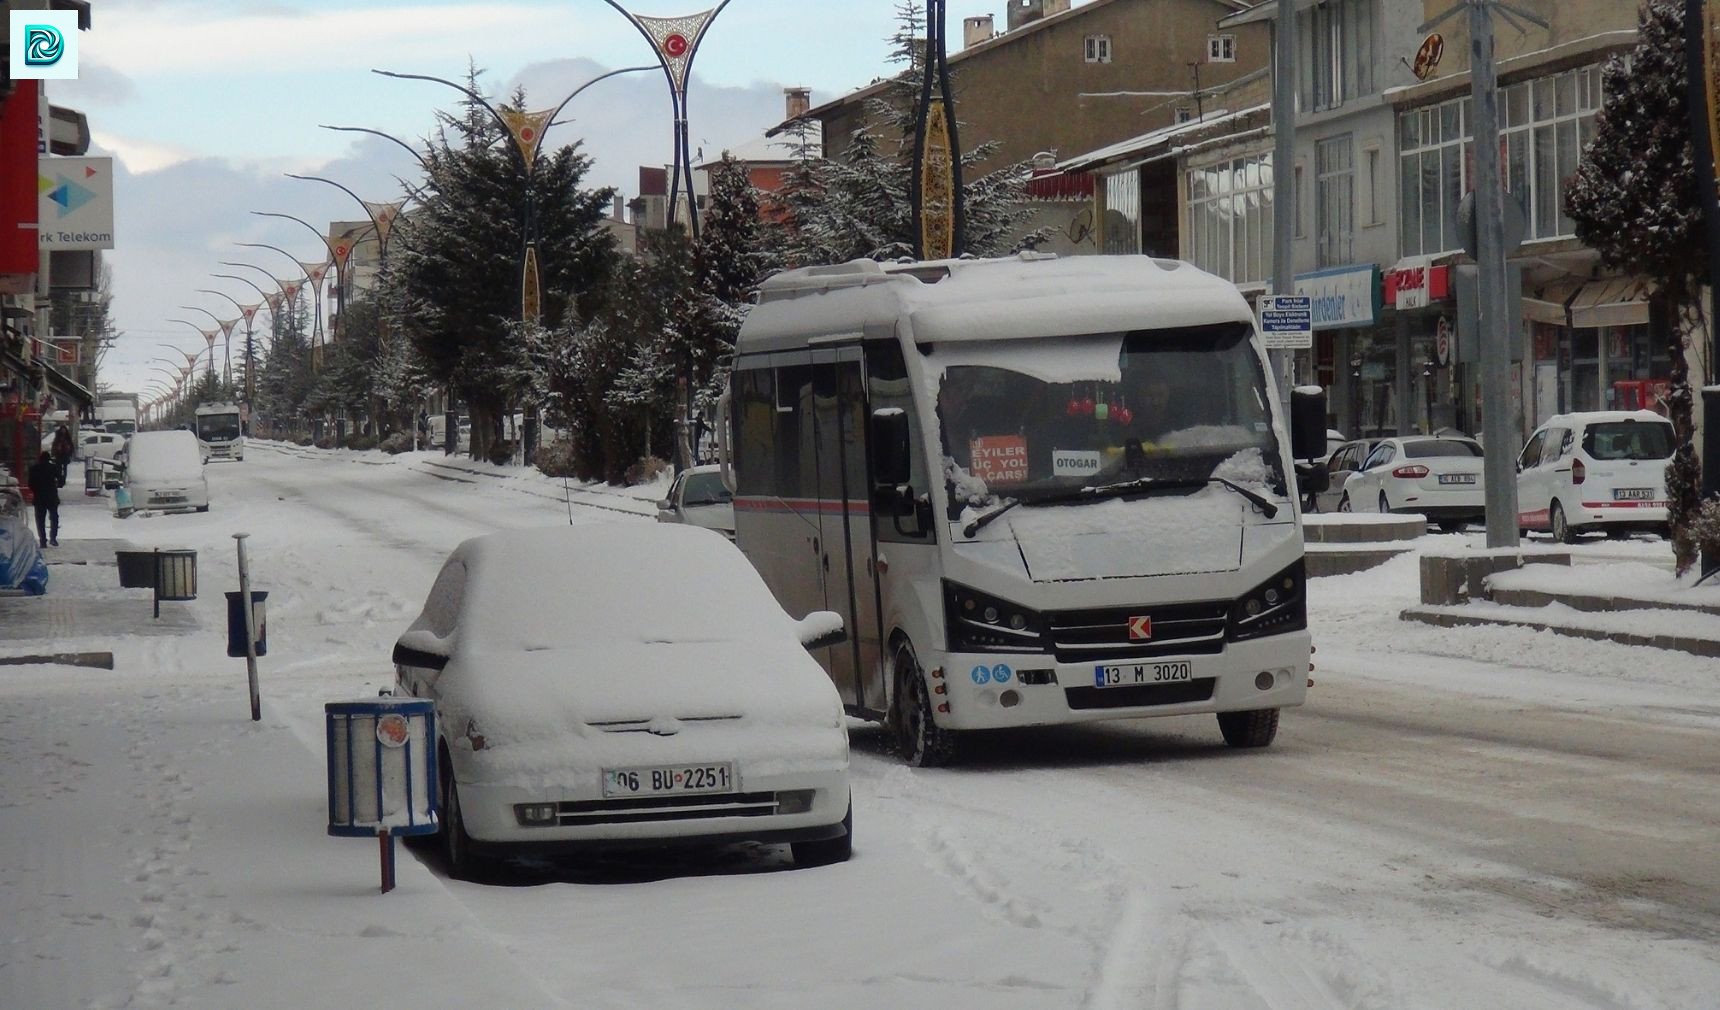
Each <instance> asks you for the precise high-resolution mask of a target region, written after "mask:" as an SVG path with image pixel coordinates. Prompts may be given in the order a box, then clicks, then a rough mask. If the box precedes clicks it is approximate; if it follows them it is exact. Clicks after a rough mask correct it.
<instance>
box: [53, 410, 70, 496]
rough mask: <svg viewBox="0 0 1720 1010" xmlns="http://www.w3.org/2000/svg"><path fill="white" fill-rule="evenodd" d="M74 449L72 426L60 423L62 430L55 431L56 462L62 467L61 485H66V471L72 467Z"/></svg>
mask: <svg viewBox="0 0 1720 1010" xmlns="http://www.w3.org/2000/svg"><path fill="white" fill-rule="evenodd" d="M74 451H75V446H74V445H73V443H72V431H71V429H70V428H67V427H66V426H65V425H63V424H62V425H60V430H59V431H56V432H54V462H55V463H57V464H59V467H60V486H61V487H65V486H66V471H67V470H69V469H71V466H72V454H73V452H74Z"/></svg>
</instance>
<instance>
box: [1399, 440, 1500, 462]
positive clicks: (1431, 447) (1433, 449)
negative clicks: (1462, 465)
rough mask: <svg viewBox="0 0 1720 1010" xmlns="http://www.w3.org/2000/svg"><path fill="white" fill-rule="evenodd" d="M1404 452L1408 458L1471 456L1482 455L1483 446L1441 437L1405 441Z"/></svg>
mask: <svg viewBox="0 0 1720 1010" xmlns="http://www.w3.org/2000/svg"><path fill="white" fill-rule="evenodd" d="M1403 454H1404V456H1405V458H1408V459H1434V458H1436V457H1440V456H1462V457H1465V458H1470V457H1476V456H1480V455H1481V446H1479V445H1476V444H1475V443H1474V442H1464V441H1460V440H1458V439H1454V438H1453V439H1440V440H1438V441H1436V442H1405V443H1404V445H1403Z"/></svg>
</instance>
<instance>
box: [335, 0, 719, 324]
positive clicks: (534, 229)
mask: <svg viewBox="0 0 1720 1010" xmlns="http://www.w3.org/2000/svg"><path fill="white" fill-rule="evenodd" d="M724 2H725V3H727V2H728V0H724ZM650 69H651V68H650V67H622V68H621V69H620V70H611V71H609V72H608V73H605V74H599V75H598V76H596V77H593V78H592V79H591V80H589V81H586V82H585V83H584V84H581V85H580V86H579V87H577V88H574V89H573V91H572V92H571V93H569V94H568V96H567V97H566V98H563V99H562V100H561V104H560V105H557V106H556V107H555V108H553V109H550V110H548V111H545V112H527V111H525V110H524V109H515V108H513V107H511V106H503V107H502V108H501V109H499V110H498V109H497V108H496V107H495V106H494V105H491V104H490V103H489V102H488V101H487V100H486V99H485V98H484V96H482V95H480V94H478V93H477V92H476V91H473V90H472V89H471V88H468V87H466V86H464V85H461V84H455V83H454V82H453V81H450V80H445V79H443V78H441V77H431V76H429V75H428V74H401V73H395V72H394V71H392V70H373V71H371V73H375V74H381V75H382V76H383V77H393V78H395V79H397V80H403V81H429V82H431V83H433V84H441V85H444V86H446V87H450V88H453V89H454V90H455V91H458V92H460V93H461V94H462V95H465V96H466V97H467V98H470V99H471V100H472V101H474V102H476V103H477V104H478V105H479V106H481V107H482V108H483V109H484V111H485V112H488V113H489V114H490V118H491V119H493V120H495V122H496V124H497V125H498V126H500V127H501V128H502V132H504V133H506V134H507V135H508V136H510V137H512V138H513V141H514V153H516V154H518V155H519V157H520V164H521V167H522V168H523V169H524V170H525V183H526V186H525V221H524V225H525V227H524V231H525V251H524V254H523V263H522V267H521V275H520V319H521V320H522V321H524V322H528V323H530V322H536V321H537V319H538V317H539V316H540V315H542V310H543V303H542V294H541V287H540V284H539V281H538V255H537V242H538V221H537V173H536V168H537V156H538V151H539V150H541V149H542V145H543V138H544V134H546V133H548V132H549V128H550V127H551V126H552V125H554V123H555V117H556V116H559V115H561V110H563V109H565V108H567V105H568V103H569V102H571V101H573V100H574V99H575V98H577V97H578V96H579V95H580V93H582V92H583V91H585V89H587V88H589V87H591V86H592V85H594V84H597V83H598V82H600V81H606V80H608V79H609V78H611V77H619V76H621V75H622V74H634V73H640V72H643V71H646V70H650ZM366 132H369V131H366ZM389 139H390V140H393V139H394V138H392V137H390V138H389ZM396 143H398V141H396ZM414 153H416V152H414ZM422 160H423V159H420V161H422ZM425 168H426V170H428V168H429V165H428V164H426V165H425ZM343 188H344V187H343Z"/></svg>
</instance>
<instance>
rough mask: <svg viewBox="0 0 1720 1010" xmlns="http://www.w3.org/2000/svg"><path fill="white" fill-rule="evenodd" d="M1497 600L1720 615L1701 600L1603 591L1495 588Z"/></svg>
mask: <svg viewBox="0 0 1720 1010" xmlns="http://www.w3.org/2000/svg"><path fill="white" fill-rule="evenodd" d="M1488 597H1489V598H1490V599H1491V600H1492V601H1493V602H1494V603H1498V604H1501V605H1503V606H1507V607H1546V606H1551V605H1552V604H1555V603H1562V604H1564V605H1565V606H1567V607H1570V608H1571V609H1572V610H1581V611H1583V612H1584V613H1589V614H1610V613H1613V612H1615V611H1619V610H1680V611H1689V612H1692V613H1697V614H1713V615H1715V616H1717V617H1720V607H1717V606H1712V605H1705V604H1700V603H1678V602H1676V601H1665V600H1641V599H1633V598H1632V597H1628V596H1612V595H1606V594H1600V593H1592V594H1591V593H1549V592H1543V591H1541V590H1538V589H1494V590H1491V591H1490V592H1489V593H1488Z"/></svg>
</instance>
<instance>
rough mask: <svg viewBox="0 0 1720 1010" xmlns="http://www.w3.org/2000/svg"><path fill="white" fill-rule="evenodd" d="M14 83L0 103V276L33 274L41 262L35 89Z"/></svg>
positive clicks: (34, 84) (33, 83) (29, 83)
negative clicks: (6, 96) (37, 192)
mask: <svg viewBox="0 0 1720 1010" xmlns="http://www.w3.org/2000/svg"><path fill="white" fill-rule="evenodd" d="M39 87H41V82H40V81H14V82H13V91H12V95H11V97H9V98H7V99H6V100H5V101H4V103H0V274H33V273H35V272H36V269H37V266H38V265H39V263H40V261H41V255H42V253H41V250H40V248H39V247H38V239H37V237H36V224H37V221H38V217H37V211H36V207H37V196H36V158H37V154H36V114H37V109H36V89H37V88H39Z"/></svg>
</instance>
